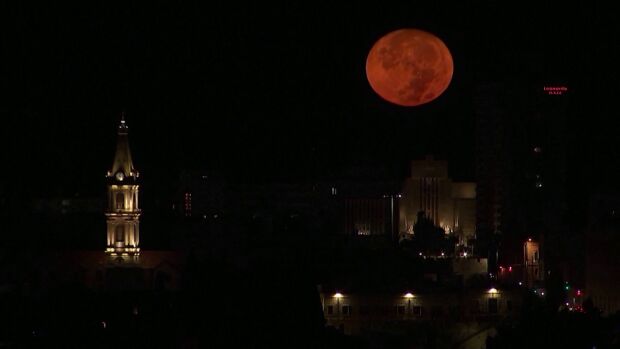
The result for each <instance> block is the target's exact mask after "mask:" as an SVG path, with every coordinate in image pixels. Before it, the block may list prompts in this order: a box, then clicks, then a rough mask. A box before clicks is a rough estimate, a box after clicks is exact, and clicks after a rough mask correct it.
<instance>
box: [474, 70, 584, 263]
mask: <svg viewBox="0 0 620 349" xmlns="http://www.w3.org/2000/svg"><path fill="white" fill-rule="evenodd" d="M570 92H571V91H570V90H569V88H568V87H566V86H564V85H545V84H544V83H530V82H528V83H525V82H521V81H518V80H515V81H511V82H501V83H500V82H495V83H486V84H480V85H479V86H478V88H477V91H476V95H475V99H474V102H475V112H476V177H477V195H478V196H477V197H478V200H477V214H476V215H477V231H478V235H479V238H480V240H481V241H482V242H483V243H482V247H483V249H486V250H487V253H488V254H489V256H490V257H491V260H490V264H491V268H493V264H495V267H497V265H499V264H503V265H519V264H522V263H523V252H522V248H523V243H524V242H525V241H527V239H528V238H535V239H536V240H544V242H545V243H544V244H543V246H541V249H542V256H541V258H545V259H547V262H552V263H546V266H547V267H548V269H556V270H554V272H559V269H561V270H562V271H561V272H562V273H563V274H564V275H567V274H569V273H570V272H569V270H573V269H575V268H577V265H576V264H578V263H569V262H568V261H569V260H573V259H574V258H572V255H573V251H572V248H573V247H572V246H570V244H568V243H567V242H568V241H573V239H572V238H571V237H572V236H575V235H576V234H577V233H578V232H579V228H578V226H577V225H576V223H575V222H573V221H572V219H573V218H575V217H571V216H570V215H569V212H575V210H576V208H575V207H577V206H578V205H579V202H578V201H576V196H578V194H576V193H575V191H576V189H577V186H576V183H577V182H578V180H579V178H578V175H579V173H578V171H570V172H569V167H570V166H572V165H574V164H576V162H575V159H574V158H572V156H573V155H574V154H575V153H576V152H575V151H574V148H575V147H578V146H579V145H575V144H573V143H572V142H571V141H570V140H571V139H572V138H571V137H572V136H571V135H572V134H571V131H572V130H573V128H572V127H573V126H574V125H573V124H572V123H573V120H572V119H571V115H572V114H571V113H570V110H569V102H570V101H569V96H570ZM574 167H575V166H573V168H574ZM577 190H578V189H577ZM495 257H498V258H499V261H494V259H495ZM498 263H499V264H498ZM569 264H570V265H569ZM558 268H559V269H558Z"/></svg>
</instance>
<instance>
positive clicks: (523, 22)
mask: <svg viewBox="0 0 620 349" xmlns="http://www.w3.org/2000/svg"><path fill="white" fill-rule="evenodd" d="M9 12H10V13H11V14H12V16H11V17H12V20H11V21H10V22H9V32H10V33H12V34H13V35H11V36H7V39H8V40H6V45H7V47H6V49H5V50H4V51H5V53H4V55H5V56H6V58H8V60H7V62H8V63H9V64H8V65H7V67H8V68H7V70H6V71H5V75H6V76H7V77H8V79H6V81H5V84H6V86H5V87H6V90H7V91H10V92H9V95H8V96H9V99H8V103H6V104H5V105H4V106H3V108H2V113H3V114H4V116H5V117H4V120H5V121H4V122H5V127H4V128H3V130H4V131H3V132H2V138H3V141H4V142H5V144H4V146H3V148H4V149H5V152H6V153H7V159H8V162H9V166H7V167H9V168H13V169H20V171H21V175H20V176H19V179H18V180H19V181H23V183H26V182H28V183H32V185H34V186H36V185H37V183H38V182H39V181H40V180H41V179H42V176H41V174H42V173H45V180H44V181H41V182H40V183H41V185H40V187H39V188H37V189H36V191H38V192H44V191H46V190H47V191H49V192H50V194H53V192H54V191H56V192H62V193H63V195H71V194H74V193H75V192H82V193H89V195H93V194H97V193H98V190H101V189H102V187H101V186H100V184H99V183H98V179H101V178H102V177H103V175H104V174H105V171H107V169H108V167H109V166H110V162H111V159H112V155H113V151H114V141H115V138H114V137H115V127H116V125H117V123H118V119H119V115H120V113H121V111H123V110H124V111H126V112H127V120H128V124H129V127H130V142H131V147H132V149H133V151H134V153H135V161H136V164H137V166H138V168H139V169H140V170H141V171H142V173H143V175H144V178H145V180H146V181H151V180H152V181H154V182H156V183H163V182H165V181H167V180H169V179H171V177H176V176H178V173H179V172H180V171H182V170H186V169H197V170H213V171H217V172H221V173H224V174H225V175H228V176H231V177H236V176H239V177H241V178H242V177H243V176H244V175H246V174H247V173H252V174H253V176H255V177H256V178H262V179H263V180H270V179H272V180H287V179H291V180H303V179H309V178H316V177H324V176H330V175H331V174H332V173H337V172H338V171H340V170H342V168H343V167H344V168H346V167H349V166H352V165H359V164H365V165H370V166H372V165H377V164H378V165H381V166H384V167H387V168H388V170H389V172H390V175H391V176H393V177H399V176H400V177H402V176H403V175H406V173H403V172H405V171H406V169H407V167H408V162H409V160H412V159H416V158H422V157H424V156H425V155H426V154H433V155H435V157H437V158H442V159H446V160H448V161H449V163H450V172H451V174H452V176H453V177H455V178H457V179H463V180H473V179H474V178H475V176H476V174H475V169H474V162H475V158H474V152H475V151H474V147H475V144H474V137H473V136H471V135H472V134H473V133H474V132H475V106H474V105H473V102H472V99H473V96H474V93H475V89H476V87H477V86H478V85H480V84H484V83H487V82H497V81H499V82H500V83H503V84H505V85H506V86H507V87H509V88H514V86H519V85H520V86H523V88H525V89H527V88H530V89H542V87H543V86H547V85H562V86H567V87H568V88H569V92H568V93H569V98H570V103H571V113H572V114H573V115H574V117H575V118H583V119H584V122H583V123H581V122H578V123H576V125H577V126H578V127H579V128H580V130H581V131H582V133H581V134H580V136H581V137H583V142H584V143H585V144H584V145H585V146H586V154H588V158H590V159H591V163H590V164H589V166H593V167H598V166H599V165H598V164H599V163H600V162H601V161H604V160H605V159H607V158H609V157H610V156H613V154H614V153H613V150H611V149H613V148H615V146H617V144H616V143H614V141H613V140H612V138H611V136H612V135H613V134H614V132H613V128H611V127H610V126H611V124H610V122H611V121H610V120H608V117H607V114H606V113H607V109H606V105H607V104H608V103H609V101H611V100H613V99H612V98H611V96H612V93H613V92H612V91H613V85H612V83H613V81H614V74H615V71H611V72H605V73H604V74H600V73H597V69H598V68H597V66H599V65H601V66H602V65H605V64H610V62H613V61H614V57H616V53H614V52H615V51H613V47H612V45H607V44H606V43H605V41H604V40H603V38H604V37H606V36H611V34H612V33H613V31H612V29H614V27H613V25H612V24H611V23H610V22H608V19H609V17H608V16H609V15H608V14H607V13H606V11H604V9H602V8H596V7H593V6H592V7H590V6H586V5H583V7H582V8H570V7H566V6H559V5H558V6H556V5H554V4H547V5H540V6H537V7H534V6H533V7H526V6H523V7H519V8H517V7H514V8H500V7H498V6H496V5H494V4H492V3H491V2H485V3H482V4H478V5H475V6H472V5H467V4H459V5H454V6H451V7H450V8H446V7H445V6H441V5H439V4H437V5H432V4H409V5H402V4H401V5H398V6H393V5H392V6H390V5H389V4H386V5H385V6H384V7H383V8H382V10H381V11H377V10H376V9H375V8H373V7H371V6H369V5H361V6H358V7H355V8H350V7H348V6H344V5H334V6H330V7H321V6H319V5H302V4H299V5H290V6H289V7H284V8H279V7H272V8H268V7H264V8H263V7H261V6H258V5H249V6H247V7H243V6H239V7H238V8H236V7H235V6H234V5H225V4H223V3H216V4H214V5H211V6H209V7H205V8H194V7H187V8H179V7H172V6H169V5H166V4H162V3H160V4H155V5H153V6H152V7H150V8H141V7H138V6H126V7H122V8H119V9H113V8H105V7H97V6H94V5H92V6H85V7H81V8H73V7H68V6H67V7H62V6H60V7H54V8H47V9H46V8H29V7H27V6H16V7H15V8H11V9H10V11H9ZM575 23H579V24H581V25H575ZM400 27H416V28H420V29H423V30H427V31H429V32H432V33H434V34H436V35H437V36H439V37H440V38H441V39H442V40H444V42H445V43H446V44H447V46H448V47H449V49H450V50H451V52H452V55H453V59H454V61H455V73H454V76H453V79H452V82H451V85H450V86H449V87H448V89H447V90H446V92H445V93H444V94H443V95H442V96H440V97H439V98H438V99H437V100H435V101H433V102H431V103H429V104H426V105H423V106H421V107H417V108H403V107H398V106H394V105H391V104H389V103H387V102H385V101H383V100H382V99H381V98H380V97H378V96H377V95H376V94H375V93H374V92H373V91H372V90H371V88H370V87H369V85H368V83H367V81H366V77H365V73H364V64H365V59H366V55H367V53H368V50H369V48H370V47H371V46H372V44H373V43H374V42H375V41H376V40H377V39H378V38H380V37H381V36H382V35H384V34H386V33H387V32H389V31H391V30H394V29H397V28H400ZM586 46H587V48H586ZM594 103H595V104H594ZM585 120H588V121H585ZM597 133H598V134H597ZM610 133H611V134H610ZM54 168H58V169H59V170H58V171H54V170H50V169H54ZM60 169H62V170H60ZM613 171H614V172H616V171H617V170H616V169H613ZM68 173H70V175H69V174H68ZM613 177H614V176H613V175H611V176H610V178H613ZM2 178H3V179H4V180H11V174H9V173H8V172H6V171H5V173H4V175H3V176H2ZM44 183H45V184H44ZM50 183H54V185H50ZM54 187H57V188H55V189H53V188H54ZM72 192H73V193H72Z"/></svg>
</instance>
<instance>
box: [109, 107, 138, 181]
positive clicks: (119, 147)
mask: <svg viewBox="0 0 620 349" xmlns="http://www.w3.org/2000/svg"><path fill="white" fill-rule="evenodd" d="M128 133H129V127H128V126H127V123H126V122H125V116H124V115H123V116H122V118H121V122H120V124H119V125H118V136H117V139H116V154H115V155H114V163H113V164H112V170H111V171H110V172H109V173H108V175H109V176H115V175H116V174H117V173H119V172H122V173H123V175H124V177H137V176H138V173H137V171H136V169H135V168H134V167H133V161H132V159H131V151H130V150H129V138H128Z"/></svg>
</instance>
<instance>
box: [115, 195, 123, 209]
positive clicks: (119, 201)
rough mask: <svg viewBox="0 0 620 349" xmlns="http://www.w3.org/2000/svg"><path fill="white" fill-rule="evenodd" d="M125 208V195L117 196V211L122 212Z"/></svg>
mask: <svg viewBox="0 0 620 349" xmlns="http://www.w3.org/2000/svg"><path fill="white" fill-rule="evenodd" d="M123 208H125V195H123V193H118V194H116V209H117V210H122V209H123Z"/></svg>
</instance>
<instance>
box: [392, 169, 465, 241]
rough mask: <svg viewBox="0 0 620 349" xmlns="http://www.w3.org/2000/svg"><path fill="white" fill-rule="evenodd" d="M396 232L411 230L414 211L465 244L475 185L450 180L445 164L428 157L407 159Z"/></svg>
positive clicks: (411, 231) (415, 215) (410, 231)
mask: <svg viewBox="0 0 620 349" xmlns="http://www.w3.org/2000/svg"><path fill="white" fill-rule="evenodd" d="M399 210H400V214H399V227H400V229H399V230H400V232H403V233H413V226H414V225H415V223H416V219H417V218H416V217H417V216H418V212H424V214H425V216H426V217H428V218H429V219H431V220H432V221H433V223H434V224H435V225H437V226H440V227H441V228H443V229H444V230H445V231H446V233H454V234H455V235H456V237H458V239H459V244H461V245H464V246H467V245H468V243H469V242H468V241H470V240H471V239H473V238H474V236H475V232H476V219H475V214H476V184H475V183H469V182H453V181H452V179H451V178H450V177H449V176H448V163H447V162H446V161H441V160H434V159H433V158H432V157H428V158H427V159H425V160H414V161H412V162H411V176H410V177H409V178H407V179H405V181H404V183H403V187H402V198H401V199H400V207H399Z"/></svg>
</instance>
